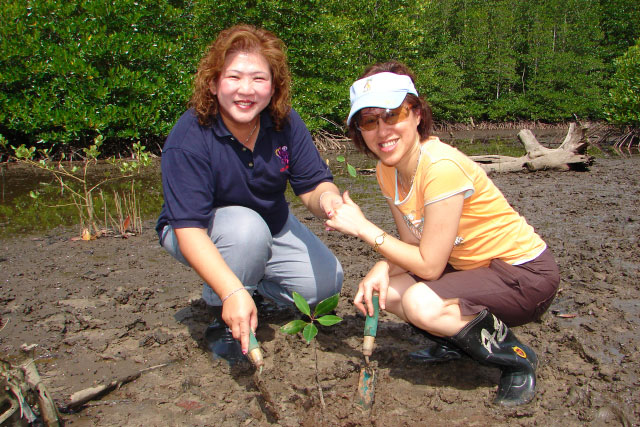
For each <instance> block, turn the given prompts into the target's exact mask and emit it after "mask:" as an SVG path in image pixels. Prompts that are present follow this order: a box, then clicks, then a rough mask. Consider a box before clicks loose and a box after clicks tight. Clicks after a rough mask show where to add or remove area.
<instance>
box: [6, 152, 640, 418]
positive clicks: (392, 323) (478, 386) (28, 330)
mask: <svg viewBox="0 0 640 427" xmlns="http://www.w3.org/2000/svg"><path fill="white" fill-rule="evenodd" d="M639 166H640V157H638V156H636V157H632V158H628V159H624V158H620V157H617V158H599V159H597V160H596V162H595V164H594V165H593V166H592V168H591V170H590V171H588V172H565V173H562V172H536V173H530V174H529V173H517V174H516V173H512V174H504V175H494V177H493V179H494V181H495V182H496V183H497V184H498V186H499V187H500V188H501V189H502V190H503V192H504V193H505V195H506V196H507V198H508V199H509V201H510V202H511V203H512V204H513V205H514V206H515V207H516V208H517V210H519V211H520V212H521V213H522V214H523V215H525V216H526V217H527V219H528V220H529V222H530V223H531V224H532V225H534V226H535V228H536V229H537V231H538V232H539V233H540V234H541V235H542V236H543V238H544V239H545V240H546V241H547V243H548V244H549V246H550V247H551V249H552V250H553V252H554V253H555V255H556V257H557V260H558V262H559V264H560V268H561V272H562V282H561V285H560V287H561V289H560V292H559V294H558V296H557V299H556V300H555V302H554V303H553V305H552V306H551V308H550V310H549V312H548V313H547V314H546V315H545V316H544V317H543V318H542V320H541V321H540V322H537V323H533V324H529V325H526V326H522V327H518V328H515V332H516V334H517V335H518V336H519V338H520V339H521V340H522V341H523V342H525V343H528V344H529V345H530V346H532V347H533V348H534V349H535V351H536V352H537V354H538V357H539V360H540V367H539V371H538V393H537V396H536V398H535V400H534V401H533V402H532V403H531V404H528V405H526V406H523V407H519V408H516V409H503V408H498V407H495V406H493V405H492V404H491V400H492V398H493V396H494V394H495V392H496V385H497V381H498V378H499V374H500V373H499V371H498V370H497V369H494V368H489V367H482V366H480V365H478V364H476V363H475V362H473V361H471V360H469V359H463V360H459V361H454V362H449V363H447V364H441V365H435V366H425V365H420V364H414V363H411V362H409V360H408V359H407V357H406V355H407V353H408V352H410V351H413V350H416V349H419V348H420V347H422V346H426V345H429V342H428V341H427V340H426V339H425V338H423V337H421V336H419V335H416V334H415V333H413V332H412V331H411V329H410V328H409V327H408V326H407V325H405V324H403V323H401V322H399V321H398V319H397V318H395V317H394V316H392V315H384V316H383V317H382V319H381V325H380V327H379V330H378V338H377V341H376V343H377V348H376V350H375V351H374V354H373V356H372V360H373V363H374V366H375V370H376V373H377V383H376V386H375V403H374V406H373V410H372V411H371V413H364V412H362V411H361V410H360V409H359V407H358V406H357V405H355V404H354V395H355V392H356V388H357V382H358V374H359V372H360V369H361V367H362V366H363V357H362V354H361V351H360V346H361V343H362V330H363V318H362V317H361V316H360V315H358V314H356V311H355V310H354V308H353V306H352V299H353V296H354V293H355V292H354V290H355V288H356V286H357V283H358V281H359V279H360V278H361V277H362V276H363V275H364V274H365V273H366V271H367V268H368V267H369V266H370V265H371V264H372V262H373V260H374V259H375V258H376V256H375V255H374V254H373V252H372V250H371V249H370V248H369V247H368V246H366V245H364V244H362V243H360V242H359V241H357V240H356V239H354V238H350V237H343V236H340V235H337V234H334V233H329V232H326V231H324V230H323V228H322V224H321V222H320V221H318V220H315V219H313V218H312V217H311V216H310V215H309V214H308V213H306V212H304V211H302V210H300V209H299V208H298V207H295V208H294V209H295V211H296V213H297V215H298V217H299V218H300V219H301V220H302V221H304V222H305V223H306V224H308V225H309V226H310V227H311V228H312V229H313V230H314V231H316V232H317V233H318V234H319V235H321V236H322V239H323V240H324V241H325V242H326V243H327V244H328V245H329V246H330V247H331V248H332V249H333V250H334V251H335V253H336V254H337V256H338V257H339V259H340V260H341V261H342V264H343V267H344V270H345V284H344V289H343V291H342V298H341V300H340V304H339V306H338V309H337V314H338V315H340V316H342V317H343V318H344V321H343V322H342V323H340V324H338V325H336V326H333V327H329V328H322V329H321V330H320V334H319V335H318V338H317V357H318V361H317V363H318V371H319V372H318V377H319V381H320V383H321V385H322V389H323V394H324V400H325V403H326V408H325V409H323V408H322V406H321V403H320V400H319V394H318V392H317V389H316V385H315V367H314V366H315V365H314V364H315V362H314V351H313V346H312V345H311V346H310V345H307V344H306V343H305V341H304V340H303V339H302V338H301V337H300V336H295V337H291V336H286V335H284V334H283V333H281V332H280V331H279V330H278V329H279V327H280V326H281V325H283V324H284V323H286V322H287V321H289V320H291V319H292V318H293V314H292V313H293V312H291V313H288V314H287V313H285V314H284V315H278V316H271V317H269V316H264V315H263V316H261V317H260V325H259V327H258V330H257V337H258V339H259V341H260V343H261V346H262V349H263V351H264V354H265V358H266V368H265V371H264V373H263V380H264V381H265V383H266V384H268V386H269V388H270V391H271V395H272V398H273V401H274V403H275V406H276V409H277V411H278V413H279V415H280V419H279V420H278V421H277V422H276V421H275V420H274V418H273V417H272V416H270V415H269V414H268V411H266V409H265V401H264V399H263V397H262V395H261V394H260V392H259V391H258V390H257V388H256V387H255V386H254V382H253V377H252V373H253V370H252V369H251V368H250V367H248V366H241V367H234V368H231V367H229V366H228V365H227V364H226V363H225V362H223V361H220V360H214V359H213V358H212V357H211V354H210V353H209V352H208V350H207V346H206V343H205V341H204V336H203V332H204V330H205V328H206V326H207V324H208V322H209V320H210V314H209V313H208V311H207V310H206V307H205V306H204V305H203V303H202V301H201V300H200V290H201V285H200V280H199V279H198V277H197V276H196V274H195V273H193V272H192V271H190V270H189V269H187V268H185V267H183V266H182V265H180V264H179V263H178V262H176V261H174V260H173V259H172V258H171V257H170V256H169V255H167V254H166V253H165V252H164V251H163V250H162V249H161V248H160V247H159V246H158V243H157V239H156V235H155V232H154V230H153V223H152V222H151V221H149V222H147V223H145V226H146V228H145V230H144V232H143V234H142V235H139V236H136V237H132V238H129V239H127V240H123V239H117V238H101V239H98V240H95V241H91V242H82V241H71V240H70V238H71V237H72V236H74V235H76V234H77V230H75V229H56V230H54V231H50V232H47V233H45V234H41V235H37V236H33V235H32V236H21V237H13V238H5V239H2V240H0V310H1V312H0V313H1V316H2V326H1V327H2V330H0V354H1V355H2V356H3V358H9V359H11V360H17V357H18V355H19V353H20V351H19V348H20V346H21V345H22V344H23V343H26V344H37V345H38V347H37V349H36V354H37V356H38V357H39V360H38V363H37V367H38V370H39V371H40V373H41V374H42V377H43V381H44V384H45V385H46V386H47V387H48V389H49V391H50V393H51V395H52V396H53V398H54V400H55V401H56V403H57V404H58V406H60V407H64V406H65V404H66V401H67V399H68V397H69V396H70V395H71V394H72V393H74V392H76V391H78V390H81V389H85V388H87V387H92V386H96V385H98V384H102V383H108V382H110V381H113V380H115V379H118V378H121V377H124V376H127V375H129V374H132V373H134V372H137V371H138V370H142V369H145V368H149V367H153V366H156V365H159V364H163V363H170V364H169V365H168V366H165V367H162V368H156V369H153V370H150V371H147V372H145V373H143V374H142V375H141V376H140V377H139V378H137V379H135V380H134V381H131V382H129V383H127V384H125V385H123V386H122V387H121V388H119V389H117V390H114V391H112V392H110V393H108V394H106V395H105V396H104V397H103V398H102V399H101V400H96V401H91V402H90V403H89V404H87V405H85V406H84V407H83V408H81V409H80V410H78V411H77V412H74V413H69V414H63V420H64V422H65V425H72V426H93V425H97V426H239V425H269V424H279V425H283V426H300V425H305V426H315V425H332V426H333V425H335V426H369V425H376V426H418V425H431V426H439V425H454V426H463V425H464V426H467V425H527V426H528V425H563V426H578V425H640V393H638V387H639V386H640V379H639V374H640V363H639V359H640V358H639V356H638V354H639V346H640V332H639V326H640V319H639V317H638V314H639V312H640V299H639V296H638V290H639V288H640V280H639V279H640V278H639V270H640V268H639V260H640V241H639V236H640V230H639V227H640V185H639V180H640V174H639V173H638V169H639ZM370 179H372V180H373V179H374V178H373V177H370ZM356 190H357V188H354V189H353V191H356ZM365 200H367V201H366V202H364V203H363V204H362V208H363V210H364V211H365V213H366V214H367V215H369V216H370V218H372V219H375V220H376V221H377V222H378V223H381V224H386V228H387V229H388V230H391V218H390V216H389V214H388V212H387V211H386V209H384V208H382V207H381V206H382V205H381V200H380V198H379V196H378V195H377V194H375V195H371V196H369V197H368V198H365Z"/></svg>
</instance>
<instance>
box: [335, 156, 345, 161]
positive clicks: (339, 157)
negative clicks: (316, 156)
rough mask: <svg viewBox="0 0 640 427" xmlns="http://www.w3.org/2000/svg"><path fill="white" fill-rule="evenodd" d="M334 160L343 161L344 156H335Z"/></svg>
mask: <svg viewBox="0 0 640 427" xmlns="http://www.w3.org/2000/svg"><path fill="white" fill-rule="evenodd" d="M336 160H337V161H339V162H344V156H338V157H336Z"/></svg>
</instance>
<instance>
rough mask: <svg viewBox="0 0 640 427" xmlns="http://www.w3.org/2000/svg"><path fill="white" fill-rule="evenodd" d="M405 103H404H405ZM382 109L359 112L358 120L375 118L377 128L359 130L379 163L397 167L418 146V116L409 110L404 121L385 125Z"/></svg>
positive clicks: (405, 161) (407, 160) (406, 159)
mask: <svg viewBox="0 0 640 427" xmlns="http://www.w3.org/2000/svg"><path fill="white" fill-rule="evenodd" d="M405 102H406V101H405ZM384 113H385V110H384V109H382V108H364V109H362V110H361V111H360V113H359V114H360V119H364V120H366V119H367V118H369V119H373V117H375V116H377V118H378V126H377V127H376V128H375V129H373V130H363V129H361V130H360V133H361V134H362V138H363V139H364V142H365V144H367V147H368V148H369V150H371V151H372V152H373V154H374V155H375V156H376V157H377V158H379V159H380V161H381V162H382V163H383V164H385V165H387V166H399V165H402V164H403V163H408V162H409V159H408V157H409V156H411V155H412V154H413V153H414V152H415V148H416V147H417V146H419V143H420V135H419V133H418V124H419V123H420V116H419V115H418V114H416V110H414V109H412V108H410V109H409V114H408V116H407V117H406V119H404V120H402V121H398V122H396V123H394V124H387V123H386V122H385V121H384V120H382V118H380V116H381V115H383V114H384Z"/></svg>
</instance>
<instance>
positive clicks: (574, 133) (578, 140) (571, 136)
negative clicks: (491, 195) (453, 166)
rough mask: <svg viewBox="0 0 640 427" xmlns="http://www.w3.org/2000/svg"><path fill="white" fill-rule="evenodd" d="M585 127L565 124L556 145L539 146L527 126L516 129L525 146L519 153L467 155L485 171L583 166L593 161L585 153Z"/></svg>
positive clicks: (571, 168)
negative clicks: (513, 154)
mask: <svg viewBox="0 0 640 427" xmlns="http://www.w3.org/2000/svg"><path fill="white" fill-rule="evenodd" d="M585 133H586V129H583V128H581V127H578V126H576V124H575V123H571V124H570V125H569V130H568V131H567V136H566V137H565V138H564V141H563V142H562V144H561V145H560V146H559V147H558V148H546V147H543V146H542V145H541V144H540V143H539V142H538V140H537V139H536V137H535V136H534V135H533V133H532V132H531V131H530V130H529V129H523V130H521V131H520V132H519V133H518V138H519V139H520V142H522V145H524V148H525V150H526V154H525V155H524V156H522V157H509V156H495V155H485V156H471V159H472V160H473V161H475V162H476V163H478V164H479V165H480V167H482V168H483V169H484V170H485V171H486V172H487V173H489V172H518V171H522V170H528V171H531V172H533V171H537V170H560V171H566V170H586V169H587V168H588V167H589V165H591V164H592V163H593V157H592V156H589V155H588V154H586V150H587V146H588V145H589V142H588V141H587V138H586V136H585Z"/></svg>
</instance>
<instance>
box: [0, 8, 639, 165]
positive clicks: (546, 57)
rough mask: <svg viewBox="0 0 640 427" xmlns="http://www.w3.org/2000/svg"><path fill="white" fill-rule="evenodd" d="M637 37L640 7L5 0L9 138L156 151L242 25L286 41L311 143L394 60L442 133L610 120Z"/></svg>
mask: <svg viewBox="0 0 640 427" xmlns="http://www.w3.org/2000/svg"><path fill="white" fill-rule="evenodd" d="M638 22H640V8H638V7H637V0H612V1H604V0H601V1H599V2H594V1H591V0H562V1H561V0H542V1H537V0H522V1H518V2H508V1H503V0H500V1H494V2H490V3H488V2H486V1H481V0H434V1H428V2H424V1H417V0H378V1H376V2H370V1H362V0H354V1H352V2H350V3H345V2H343V1H339V0H322V1H321V0H306V1H299V0H293V1H285V0H260V1H256V0H252V1H248V2H245V3H244V4H243V5H242V7H238V3H237V2H234V1H229V0H200V1H198V2H186V1H175V0H149V1H145V2H139V1H136V0H110V1H105V0H71V1H64V0H38V1H36V0H6V1H5V2H4V3H3V6H2V8H1V9H0V134H1V135H4V138H6V140H8V141H9V143H11V144H13V145H16V146H18V145H20V144H26V145H27V146H36V147H37V148H38V149H46V148H52V149H53V151H52V153H54V152H58V153H59V152H64V151H67V152H68V151H69V149H68V148H67V147H70V148H71V149H76V148H82V147H87V146H90V145H91V143H92V141H93V138H95V137H96V136H97V135H103V137H104V141H105V144H104V146H103V150H102V151H103V152H107V153H113V152H114V151H118V149H121V147H123V146H125V147H128V146H130V145H131V144H144V145H147V146H149V142H150V141H158V140H161V139H163V138H164V137H166V135H167V134H168V132H169V130H170V129H171V127H172V126H173V124H174V123H175V121H176V119H177V118H178V117H179V115H180V114H181V113H182V112H183V111H184V109H185V104H186V101H187V100H188V98H189V96H190V92H191V81H192V78H193V74H194V71H195V69H196V67H197V63H198V61H199V60H200V57H201V56H202V54H203V53H204V49H205V47H206V46H207V45H208V44H209V43H210V42H211V41H212V40H213V38H214V37H215V35H216V34H217V33H218V32H219V31H220V30H222V29H224V28H227V27H229V26H231V25H233V24H237V23H249V24H254V25H257V26H261V27H264V28H266V29H268V30H271V31H273V32H274V33H275V34H277V35H278V36H279V37H281V38H282V39H283V41H284V42H285V44H286V45H287V47H288V57H289V62H290V66H291V70H292V74H293V82H292V83H293V88H292V89H293V90H292V102H293V106H294V108H295V109H296V110H297V111H298V112H299V113H300V115H301V116H302V118H303V119H304V120H305V122H306V123H307V125H308V127H309V129H310V130H311V132H312V133H315V132H316V131H319V130H326V131H329V132H342V131H343V127H342V126H343V123H344V118H345V116H346V113H347V111H348V107H349V99H348V93H349V92H348V90H349V85H350V84H351V83H352V82H353V81H354V80H355V79H356V78H357V76H358V75H360V74H361V73H362V71H363V70H364V69H365V67H367V66H368V65H370V64H372V63H375V62H380V61H387V60H389V59H397V60H400V61H403V62H405V63H407V64H408V65H409V66H410V67H412V69H413V70H414V71H415V73H416V75H417V86H418V90H419V91H420V93H421V94H422V95H424V96H425V98H426V99H427V100H429V102H430V104H431V105H432V107H433V111H434V116H435V119H436V120H437V121H457V122H470V121H471V120H474V121H476V122H477V121H478V120H491V121H504V120H518V119H533V120H546V121H562V120H571V119H573V118H574V117H575V116H578V117H580V118H590V119H599V118H602V117H603V116H604V115H603V111H604V110H603V109H604V107H603V102H604V100H605V99H606V98H607V96H606V95H607V93H608V92H609V89H610V88H611V87H616V88H617V87H619V86H620V84H621V83H620V79H623V80H624V79H625V78H626V77H624V76H622V77H620V74H618V75H617V77H615V78H614V80H613V81H611V77H612V76H613V73H614V71H616V70H617V68H614V65H610V64H613V61H612V59H613V58H618V57H621V56H622V55H623V54H624V52H625V51H626V50H627V49H628V47H629V46H631V45H632V44H633V42H634V41H635V40H636V39H637V38H638V37H639V36H640V25H639V24H638ZM617 67H618V68H619V67H620V66H617ZM619 72H623V71H619ZM615 90H618V89H615ZM615 90H614V91H613V92H612V93H615ZM612 96H613V95H612ZM620 96H622V95H620ZM616 99H617V100H615V101H614V102H615V103H617V104H620V99H624V96H622V98H619V99H618V98H616ZM608 117H611V113H609V116H608ZM616 120H620V121H623V122H624V121H626V120H633V117H630V116H628V115H624V114H623V115H620V116H619V117H618V118H616ZM335 124H338V126H339V128H336V126H335ZM6 140H1V139H0V149H3V150H6V149H7V144H6V142H5V143H4V144H3V141H6ZM132 151H133V152H134V153H135V152H136V148H135V147H134V148H133V150H132ZM136 160H137V161H139V162H141V163H143V162H144V159H141V158H136Z"/></svg>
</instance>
